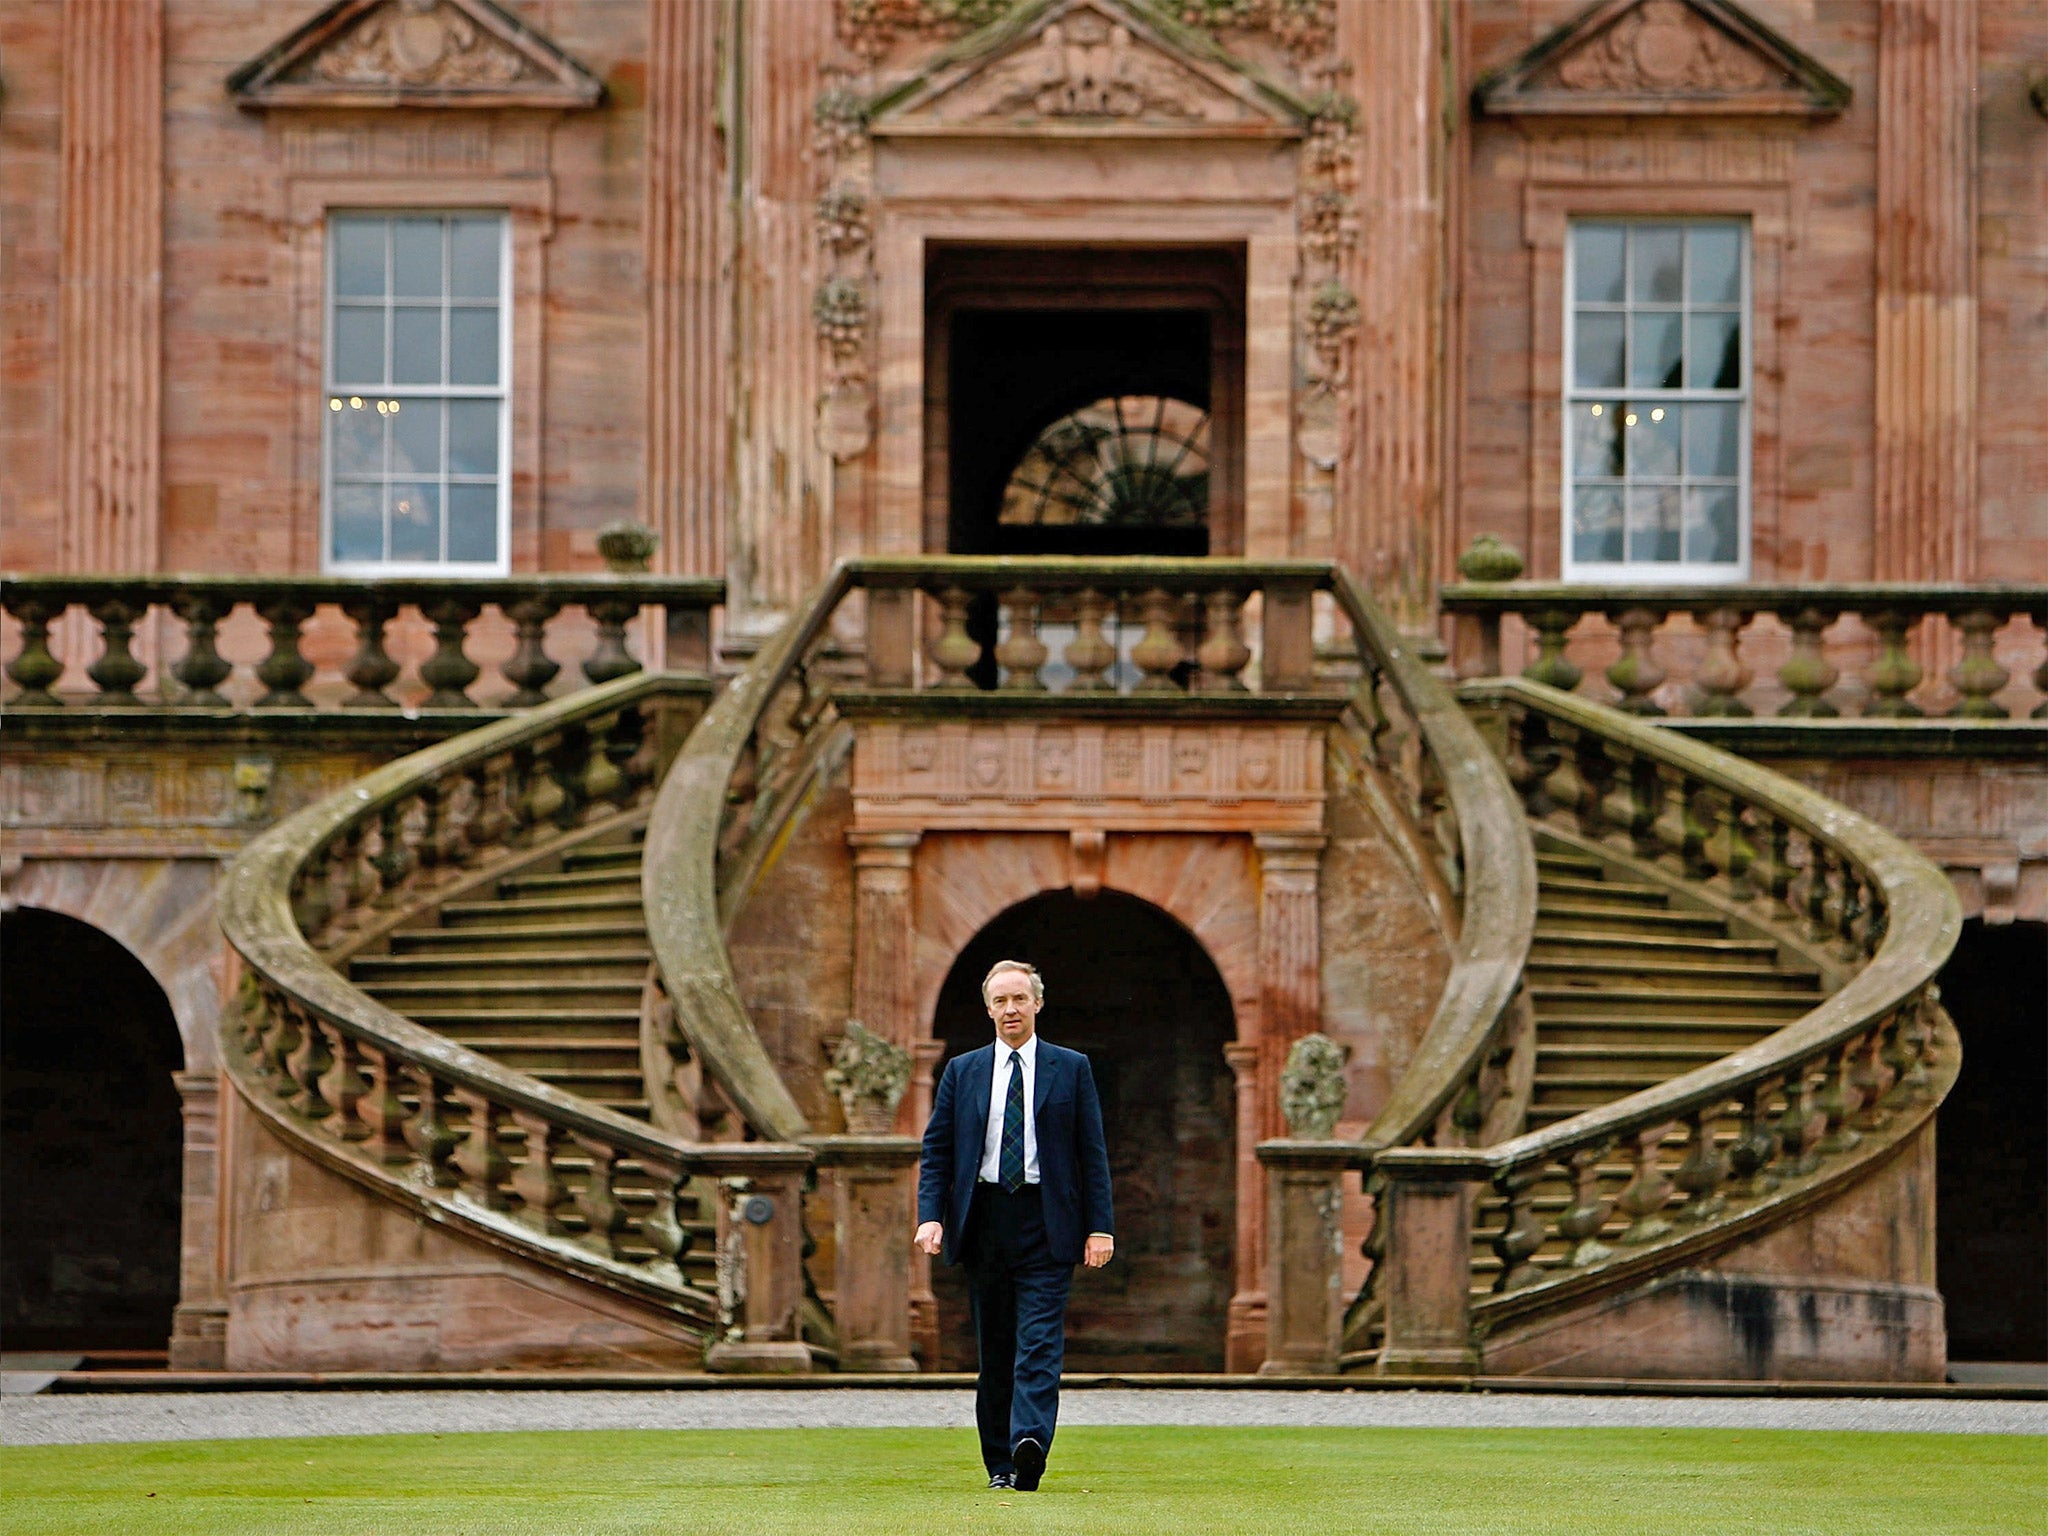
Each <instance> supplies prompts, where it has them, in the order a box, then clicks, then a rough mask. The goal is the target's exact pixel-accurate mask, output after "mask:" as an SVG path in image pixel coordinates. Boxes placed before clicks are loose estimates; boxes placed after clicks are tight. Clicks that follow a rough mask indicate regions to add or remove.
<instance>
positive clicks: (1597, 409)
mask: <svg viewBox="0 0 2048 1536" xmlns="http://www.w3.org/2000/svg"><path fill="white" fill-rule="evenodd" d="M335 409H336V410H337V411H338V410H340V409H341V407H340V406H338V405H337V406H336V407H335ZM1606 412H1607V407H1606V406H1604V405H1596V406H1594V407H1593V414H1594V415H1595V416H1602V415H1605V414H1606Z"/></svg>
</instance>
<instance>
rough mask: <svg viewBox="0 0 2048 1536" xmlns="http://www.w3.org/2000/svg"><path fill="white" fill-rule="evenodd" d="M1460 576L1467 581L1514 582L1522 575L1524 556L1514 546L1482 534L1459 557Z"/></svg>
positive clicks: (1488, 534) (1487, 534)
mask: <svg viewBox="0 0 2048 1536" xmlns="http://www.w3.org/2000/svg"><path fill="white" fill-rule="evenodd" d="M1458 574H1459V575H1461V576H1463V577H1464V578H1465V579H1466V580H1467V581H1513V580H1514V579H1515V578H1516V577H1517V576H1519V575H1521V574H1522V556H1521V553H1520V552H1519V551H1518V550H1516V548H1515V547H1514V546H1513V545H1512V544H1505V543H1502V542H1501V540H1499V539H1497V538H1495V537H1494V536H1493V535H1492V534H1490V533H1482V534H1480V535H1479V537H1478V538H1476V539H1474V540H1473V541H1472V547H1471V548H1469V549H1467V550H1466V551H1465V553H1463V554H1462V555H1460V556H1458Z"/></svg>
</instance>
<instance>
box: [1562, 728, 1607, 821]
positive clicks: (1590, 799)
mask: <svg viewBox="0 0 2048 1536" xmlns="http://www.w3.org/2000/svg"><path fill="white" fill-rule="evenodd" d="M1572 771H1573V773H1574V775H1575V776H1576V777H1577V779H1578V781H1579V793H1578V804H1577V806H1576V807H1575V808H1574V812H1575V815H1576V816H1577V818H1578V823H1579V830H1580V831H1581V832H1583V833H1585V834H1586V836H1588V837H1600V836H1603V835H1604V834H1605V833H1606V831H1607V827H1608V821H1607V797H1608V796H1609V795H1610V794H1612V793H1613V792H1614V782H1615V779H1616V777H1617V776H1618V769H1617V768H1616V765H1615V762H1614V759H1613V758H1612V757H1610V756H1609V755H1608V752H1607V748H1606V745H1605V744H1604V743H1603V742H1602V741H1601V740H1600V738H1599V737H1598V736H1593V735H1590V734H1589V735H1582V736H1580V737H1578V738H1577V740H1575V741H1574V742H1573V743H1572Z"/></svg>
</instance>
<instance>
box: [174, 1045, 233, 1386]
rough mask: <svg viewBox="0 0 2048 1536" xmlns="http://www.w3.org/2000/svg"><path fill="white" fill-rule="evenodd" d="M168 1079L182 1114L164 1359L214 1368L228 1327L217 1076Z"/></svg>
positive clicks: (184, 1366)
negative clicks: (172, 1291)
mask: <svg viewBox="0 0 2048 1536" xmlns="http://www.w3.org/2000/svg"><path fill="white" fill-rule="evenodd" d="M172 1080H173V1081H174V1082H175V1083H176V1084H177V1085H178V1097H179V1099H180V1100H181V1101H182V1103H181V1107H182V1109H183V1111H184V1117H185V1159H184V1162H185V1168H184V1181H183V1184H184V1187H183V1190H182V1192H181V1196H180V1202H179V1243H178V1309H177V1311H176V1312H175V1313H174V1314H173V1315H172V1318H171V1351H170V1365H171V1369H172V1370H174V1371H217V1370H219V1369H221V1368H222V1367H223V1366H224V1365H226V1363H227V1329H228V1304H227V1294H226V1290H225V1288H224V1287H223V1286H222V1284H221V1252H220V1078H219V1076H218V1075H217V1074H215V1073H212V1072H176V1073H173V1074H172Z"/></svg>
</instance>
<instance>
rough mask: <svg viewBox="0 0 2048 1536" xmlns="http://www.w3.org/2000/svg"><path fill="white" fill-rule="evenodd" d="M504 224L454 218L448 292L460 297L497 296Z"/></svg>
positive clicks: (450, 231)
mask: <svg viewBox="0 0 2048 1536" xmlns="http://www.w3.org/2000/svg"><path fill="white" fill-rule="evenodd" d="M504 227H505V226H504V225H503V224H502V223H501V222H500V221H499V220H497V219H453V220H450V221H449V226H448V291H449V292H450V293H451V294H453V295H454V296H455V297H456V298H458V299H495V298H496V297H497V296H498V261H499V251H500V249H501V245H502V241H503V231H504Z"/></svg>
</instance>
